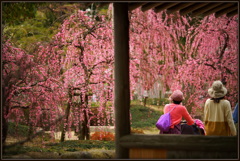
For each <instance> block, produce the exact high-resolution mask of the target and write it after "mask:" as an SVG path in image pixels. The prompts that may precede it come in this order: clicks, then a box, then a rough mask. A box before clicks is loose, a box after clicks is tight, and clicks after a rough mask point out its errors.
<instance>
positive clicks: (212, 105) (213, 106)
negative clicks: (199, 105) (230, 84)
mask: <svg viewBox="0 0 240 161" xmlns="http://www.w3.org/2000/svg"><path fill="white" fill-rule="evenodd" d="M208 94H209V95H210V97H211V98H210V99H207V100H206V102H205V106H204V124H205V131H206V135H218V136H231V135H236V128H235V126H234V123H233V118H232V111H231V105H230V102H229V101H228V100H226V99H224V96H225V95H226V94H227V89H226V88H225V87H224V86H223V84H222V82H221V81H215V82H213V85H212V87H211V88H210V89H209V90H208Z"/></svg>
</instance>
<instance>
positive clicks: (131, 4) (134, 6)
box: [128, 2, 146, 11]
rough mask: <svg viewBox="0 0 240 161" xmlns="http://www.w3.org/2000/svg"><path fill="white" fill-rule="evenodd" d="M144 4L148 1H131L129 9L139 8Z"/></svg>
mask: <svg viewBox="0 0 240 161" xmlns="http://www.w3.org/2000/svg"><path fill="white" fill-rule="evenodd" d="M144 4H146V2H143V3H129V4H128V10H129V11H132V10H135V9H136V8H138V7H140V6H142V5H144Z"/></svg>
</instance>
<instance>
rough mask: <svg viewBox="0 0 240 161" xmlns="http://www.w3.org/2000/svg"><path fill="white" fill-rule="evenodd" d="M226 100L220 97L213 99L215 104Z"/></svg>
mask: <svg viewBox="0 0 240 161" xmlns="http://www.w3.org/2000/svg"><path fill="white" fill-rule="evenodd" d="M222 99H224V97H220V98H211V100H213V102H214V103H219V102H220V100H222Z"/></svg>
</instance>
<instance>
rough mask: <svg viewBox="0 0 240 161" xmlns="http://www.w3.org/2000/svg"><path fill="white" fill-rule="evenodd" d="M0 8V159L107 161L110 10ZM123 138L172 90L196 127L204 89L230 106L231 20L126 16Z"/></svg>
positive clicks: (140, 128) (234, 49) (143, 128)
mask: <svg viewBox="0 0 240 161" xmlns="http://www.w3.org/2000/svg"><path fill="white" fill-rule="evenodd" d="M86 4H87V3H77V2H42V3H40V2H38V3H37V2H34V3H29V2H18V3H17V2H14V3H13V2H11V3H10V2H5V3H2V26H3V27H2V28H3V30H2V31H3V34H2V61H1V63H2V72H1V73H2V99H1V100H2V108H1V110H2V116H1V117H2V158H5V159H9V158H11V159H14V158H15V159H80V158H88V159H94V158H98V159H99V158H100V159H101V158H104V159H111V158H114V157H115V143H114V141H115V140H114V137H115V131H114V124H115V117H114V116H115V112H114V45H113V44H114V43H113V41H114V35H113V30H114V27H113V15H112V13H113V12H112V10H113V7H112V5H111V4H110V5H107V6H102V7H97V6H96V4H91V5H90V6H89V5H86ZM129 21H130V26H129V38H130V40H129V44H130V48H129V54H130V62H129V63H130V64H129V67H130V68H129V70H130V74H129V75H130V100H131V106H130V124H131V133H132V134H148V135H151V134H159V130H158V129H157V128H156V126H155V123H156V121H157V120H158V118H159V116H160V115H161V114H163V107H164V106H165V105H166V104H168V103H169V99H168V97H169V95H170V94H171V92H172V91H174V90H175V89H181V91H182V92H183V93H184V101H183V105H184V106H186V108H187V110H188V112H189V113H190V114H191V116H192V117H193V118H198V119H200V120H203V107H204V102H205V101H206V99H207V98H209V96H208V93H207V90H208V88H210V87H211V85H212V82H213V81H215V80H221V81H222V82H223V84H224V85H225V86H226V88H227V89H228V93H227V96H226V98H227V99H228V100H229V101H230V103H231V106H232V108H233V107H234V106H235V104H236V102H237V100H238V70H237V69H238V54H237V53H238V16H237V15H236V16H233V17H227V16H225V15H223V16H221V17H218V18H216V17H215V16H214V15H209V16H206V17H201V16H199V17H190V16H188V15H186V16H180V15H179V13H177V12H176V13H174V14H167V13H166V12H165V11H162V12H160V13H155V12H154V11H153V10H148V11H146V12H142V11H141V10H140V9H136V10H134V11H132V12H129Z"/></svg>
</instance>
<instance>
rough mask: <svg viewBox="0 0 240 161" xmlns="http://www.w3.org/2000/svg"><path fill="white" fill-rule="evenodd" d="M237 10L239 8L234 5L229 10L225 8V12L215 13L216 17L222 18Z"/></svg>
mask: <svg viewBox="0 0 240 161" xmlns="http://www.w3.org/2000/svg"><path fill="white" fill-rule="evenodd" d="M236 9H238V6H237V4H234V5H232V6H230V7H228V8H225V9H223V10H220V11H218V12H216V13H215V17H220V16H222V15H224V14H227V13H229V12H232V11H234V10H236Z"/></svg>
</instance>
